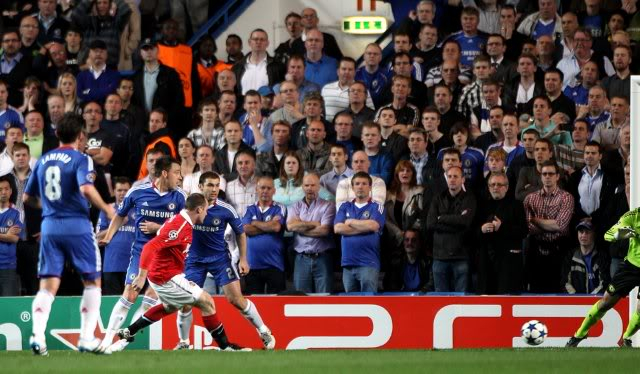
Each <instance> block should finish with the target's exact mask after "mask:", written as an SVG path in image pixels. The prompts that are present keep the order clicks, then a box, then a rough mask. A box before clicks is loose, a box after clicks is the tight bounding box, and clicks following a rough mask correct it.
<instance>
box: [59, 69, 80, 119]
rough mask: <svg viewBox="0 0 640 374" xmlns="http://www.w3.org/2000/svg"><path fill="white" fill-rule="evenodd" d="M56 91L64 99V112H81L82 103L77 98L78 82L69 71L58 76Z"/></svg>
mask: <svg viewBox="0 0 640 374" xmlns="http://www.w3.org/2000/svg"><path fill="white" fill-rule="evenodd" d="M58 93H59V94H60V96H62V98H63V99H64V113H76V114H82V105H81V104H80V101H79V99H78V82H77V81H76V77H75V76H74V75H73V74H71V73H62V74H61V75H60V77H58Z"/></svg>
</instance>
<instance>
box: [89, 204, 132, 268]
mask: <svg viewBox="0 0 640 374" xmlns="http://www.w3.org/2000/svg"><path fill="white" fill-rule="evenodd" d="M112 206H113V207H114V208H117V207H116V205H115V203H114V204H112ZM135 217H136V216H135V212H134V211H133V210H131V211H129V214H128V215H127V222H126V223H124V224H123V225H122V226H120V228H119V229H118V231H117V232H116V233H115V235H113V238H112V239H111V241H110V242H109V244H107V246H106V247H105V249H104V265H103V271H104V272H105V273H111V272H125V271H127V266H128V265H129V258H130V257H131V243H133V241H134V240H135V237H136V225H135V220H136V218H135ZM109 223H110V221H109V218H107V215H106V214H105V212H102V211H101V212H100V216H99V217H98V224H97V225H96V227H97V230H96V231H97V232H100V231H104V230H106V229H108V228H109Z"/></svg>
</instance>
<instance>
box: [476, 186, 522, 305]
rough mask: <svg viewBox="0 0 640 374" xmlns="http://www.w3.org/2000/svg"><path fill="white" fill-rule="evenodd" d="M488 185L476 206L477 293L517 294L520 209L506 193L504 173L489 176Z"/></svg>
mask: <svg viewBox="0 0 640 374" xmlns="http://www.w3.org/2000/svg"><path fill="white" fill-rule="evenodd" d="M488 185H489V193H490V194H491V197H490V198H489V199H487V200H484V201H481V202H480V203H479V207H478V214H477V217H478V222H479V223H480V226H479V227H478V229H477V230H476V234H477V238H478V243H479V244H480V253H479V260H480V265H479V269H478V293H480V294H490V295H491V294H518V293H520V292H522V288H523V287H522V286H523V279H522V274H523V273H524V266H523V265H524V264H523V262H522V258H523V257H522V240H523V239H524V238H525V236H526V235H527V221H526V218H525V214H524V207H523V205H522V204H521V203H520V202H518V201H516V200H515V199H514V198H513V196H512V195H513V194H510V195H509V194H507V191H508V190H509V178H507V175H506V174H504V173H499V174H492V175H491V176H490V177H489V181H488Z"/></svg>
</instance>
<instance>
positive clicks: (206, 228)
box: [187, 199, 244, 261]
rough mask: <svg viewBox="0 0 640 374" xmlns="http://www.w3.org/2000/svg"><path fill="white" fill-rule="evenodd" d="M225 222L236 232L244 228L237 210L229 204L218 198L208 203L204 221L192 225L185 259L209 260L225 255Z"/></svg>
mask: <svg viewBox="0 0 640 374" xmlns="http://www.w3.org/2000/svg"><path fill="white" fill-rule="evenodd" d="M227 224H229V225H230V226H231V228H232V229H233V231H234V232H235V233H236V234H242V233H243V232H244V228H243V226H242V220H241V218H240V216H239V215H238V212H236V210H235V209H234V208H233V207H232V206H231V204H229V203H227V202H226V201H222V200H220V199H218V200H216V202H215V203H213V204H212V205H209V208H208V209H207V216H206V217H205V219H204V222H203V223H202V224H199V225H194V226H193V242H192V244H191V248H190V249H189V257H188V258H187V261H193V260H197V261H210V260H214V259H217V258H219V257H220V256H221V255H223V256H227V254H228V251H229V250H228V247H227V242H225V241H224V231H225V229H226V228H227Z"/></svg>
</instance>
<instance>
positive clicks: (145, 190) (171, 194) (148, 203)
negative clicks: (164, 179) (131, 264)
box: [117, 182, 187, 253]
mask: <svg viewBox="0 0 640 374" xmlns="http://www.w3.org/2000/svg"><path fill="white" fill-rule="evenodd" d="M186 200H187V194H186V193H185V192H184V191H182V190H181V189H179V188H177V189H175V190H171V191H166V192H160V191H159V190H158V189H157V188H156V186H155V185H154V184H153V183H151V182H149V183H144V184H141V185H139V186H136V187H132V188H131V189H130V190H129V191H128V192H127V194H126V195H125V197H124V200H123V201H122V203H120V205H119V206H118V212H117V214H118V215H119V216H120V217H126V216H127V215H128V214H129V211H131V209H134V214H135V227H136V234H135V241H134V242H133V246H132V247H131V252H133V253H139V252H140V251H142V246H144V245H145V244H146V243H147V242H148V241H149V240H151V239H153V238H154V237H155V236H156V235H155V234H151V235H147V234H145V233H143V232H142V231H140V229H139V227H140V223H142V222H143V221H150V222H155V223H158V224H163V223H164V221H166V220H167V219H169V218H171V217H173V216H174V215H176V214H178V213H180V211H181V210H182V209H183V208H184V204H185V202H186Z"/></svg>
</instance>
